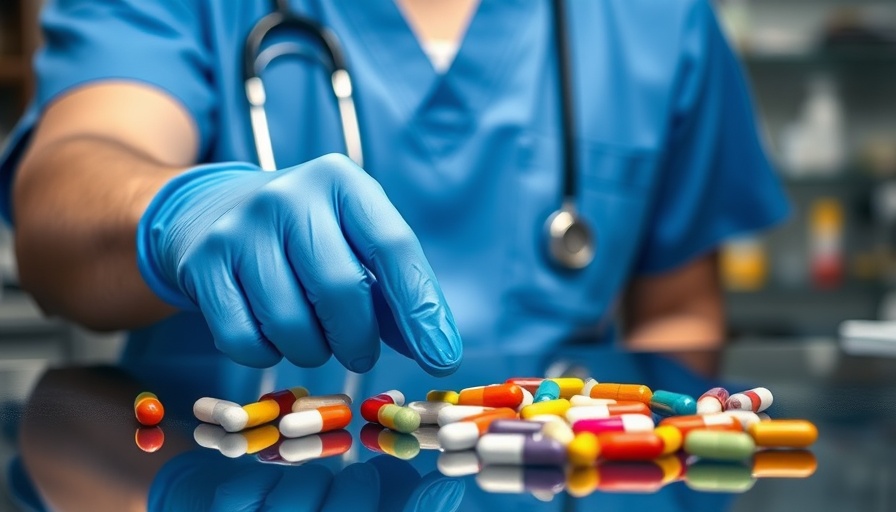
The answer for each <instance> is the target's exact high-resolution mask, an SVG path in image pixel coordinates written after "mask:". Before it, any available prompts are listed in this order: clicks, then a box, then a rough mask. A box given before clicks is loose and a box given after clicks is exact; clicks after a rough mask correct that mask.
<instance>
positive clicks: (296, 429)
mask: <svg viewBox="0 0 896 512" xmlns="http://www.w3.org/2000/svg"><path fill="white" fill-rule="evenodd" d="M351 420H352V410H351V409H349V408H348V407H347V406H345V405H327V406H324V407H321V408H319V409H315V410H313V411H302V412H291V413H289V414H287V415H286V416H284V417H283V419H281V420H280V433H282V434H283V435H284V436H285V437H302V436H308V435H311V434H318V433H320V432H328V431H330V430H336V429H340V428H345V427H346V426H348V424H349V422H351Z"/></svg>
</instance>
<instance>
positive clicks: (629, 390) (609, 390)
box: [591, 383, 653, 405]
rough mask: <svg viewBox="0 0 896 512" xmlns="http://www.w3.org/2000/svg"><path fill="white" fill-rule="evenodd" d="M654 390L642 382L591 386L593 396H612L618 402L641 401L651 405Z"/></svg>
mask: <svg viewBox="0 0 896 512" xmlns="http://www.w3.org/2000/svg"><path fill="white" fill-rule="evenodd" d="M652 396H653V392H652V391H650V388H649V387H647V386H644V385H642V384H610V383H602V384H596V385H595V386H594V387H592V388H591V398H612V399H613V400H616V401H618V402H641V403H643V404H645V405H650V398H651V397H652Z"/></svg>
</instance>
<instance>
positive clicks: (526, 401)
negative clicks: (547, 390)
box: [515, 388, 535, 413]
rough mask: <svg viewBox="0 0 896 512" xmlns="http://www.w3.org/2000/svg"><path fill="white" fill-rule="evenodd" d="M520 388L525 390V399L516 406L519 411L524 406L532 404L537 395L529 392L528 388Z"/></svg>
mask: <svg viewBox="0 0 896 512" xmlns="http://www.w3.org/2000/svg"><path fill="white" fill-rule="evenodd" d="M520 390H521V391H522V392H523V400H522V401H521V402H520V405H518V406H516V408H515V409H516V412H517V413H519V412H520V411H522V410H523V407H526V406H529V405H532V403H533V402H535V397H534V396H533V395H532V393H529V391H528V390H527V389H526V388H520Z"/></svg>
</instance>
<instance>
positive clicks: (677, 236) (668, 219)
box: [635, 0, 789, 275]
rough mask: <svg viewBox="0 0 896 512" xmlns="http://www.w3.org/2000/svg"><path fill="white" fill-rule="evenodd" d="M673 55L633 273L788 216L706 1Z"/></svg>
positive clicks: (675, 263)
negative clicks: (666, 110) (663, 130)
mask: <svg viewBox="0 0 896 512" xmlns="http://www.w3.org/2000/svg"><path fill="white" fill-rule="evenodd" d="M680 54H681V55H682V57H681V61H680V65H679V68H678V77H677V79H676V91H675V95H674V96H673V100H672V101H673V106H672V112H671V118H670V129H669V135H668V139H667V141H666V144H665V147H664V149H663V154H662V160H661V164H660V166H661V167H660V169H659V176H658V179H657V183H656V185H655V189H654V190H653V192H652V194H653V195H652V203H651V205H652V206H651V211H650V213H649V214H648V215H649V216H648V221H647V224H646V226H647V227H646V229H645V232H644V235H643V239H642V241H641V245H640V249H639V255H638V259H637V263H636V267H635V274H636V275H654V274H659V273H663V272H667V271H670V270H673V269H675V268H678V267H680V266H682V265H684V264H686V263H688V262H690V261H692V260H694V259H696V258H698V257H700V256H703V255H705V254H707V253H710V252H712V251H713V250H715V249H716V248H717V247H718V246H719V245H720V244H721V243H722V242H723V241H725V240H726V239H728V238H731V237H733V236H736V235H742V234H745V233H747V232H752V231H756V230H760V229H763V228H766V227H769V226H771V225H773V224H775V223H778V222H780V221H781V220H783V219H784V218H786V217H787V215H788V213H789V203H788V200H787V198H786V196H785V194H784V191H783V190H782V187H781V184H780V182H779V181H778V179H777V177H776V175H775V172H774V170H773V168H772V166H771V164H770V162H769V159H768V156H767V155H766V153H765V151H764V148H763V146H762V143H761V141H760V138H759V134H758V132H757V127H756V120H755V113H754V110H753V105H752V101H751V95H750V91H749V89H748V87H747V84H746V81H745V79H744V74H743V71H742V69H741V67H740V64H739V62H738V60H737V58H736V57H735V56H734V54H733V52H732V51H731V48H730V47H729V46H728V43H727V41H726V39H725V37H724V35H723V34H722V32H721V30H720V28H719V25H718V22H717V21H716V18H715V16H714V14H713V12H712V9H711V7H710V6H709V2H708V1H704V0H698V1H697V2H695V6H694V9H693V10H692V12H691V13H690V16H689V18H688V23H687V26H686V28H685V30H684V32H683V37H682V49H681V53H680Z"/></svg>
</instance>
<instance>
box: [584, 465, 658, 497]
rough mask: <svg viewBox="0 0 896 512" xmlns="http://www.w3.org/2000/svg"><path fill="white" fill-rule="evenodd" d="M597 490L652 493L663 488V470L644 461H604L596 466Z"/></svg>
mask: <svg viewBox="0 0 896 512" xmlns="http://www.w3.org/2000/svg"><path fill="white" fill-rule="evenodd" d="M597 473H598V484H597V489H598V490H599V491H602V492H634V493H642V494H645V493H653V492H656V491H658V490H659V489H660V488H661V487H662V486H663V479H664V477H665V475H664V473H663V470H662V469H661V468H660V467H659V466H657V465H656V464H653V463H651V462H646V461H631V460H630V461H618V460H617V461H611V460H604V461H601V462H599V463H598V464H597Z"/></svg>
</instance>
